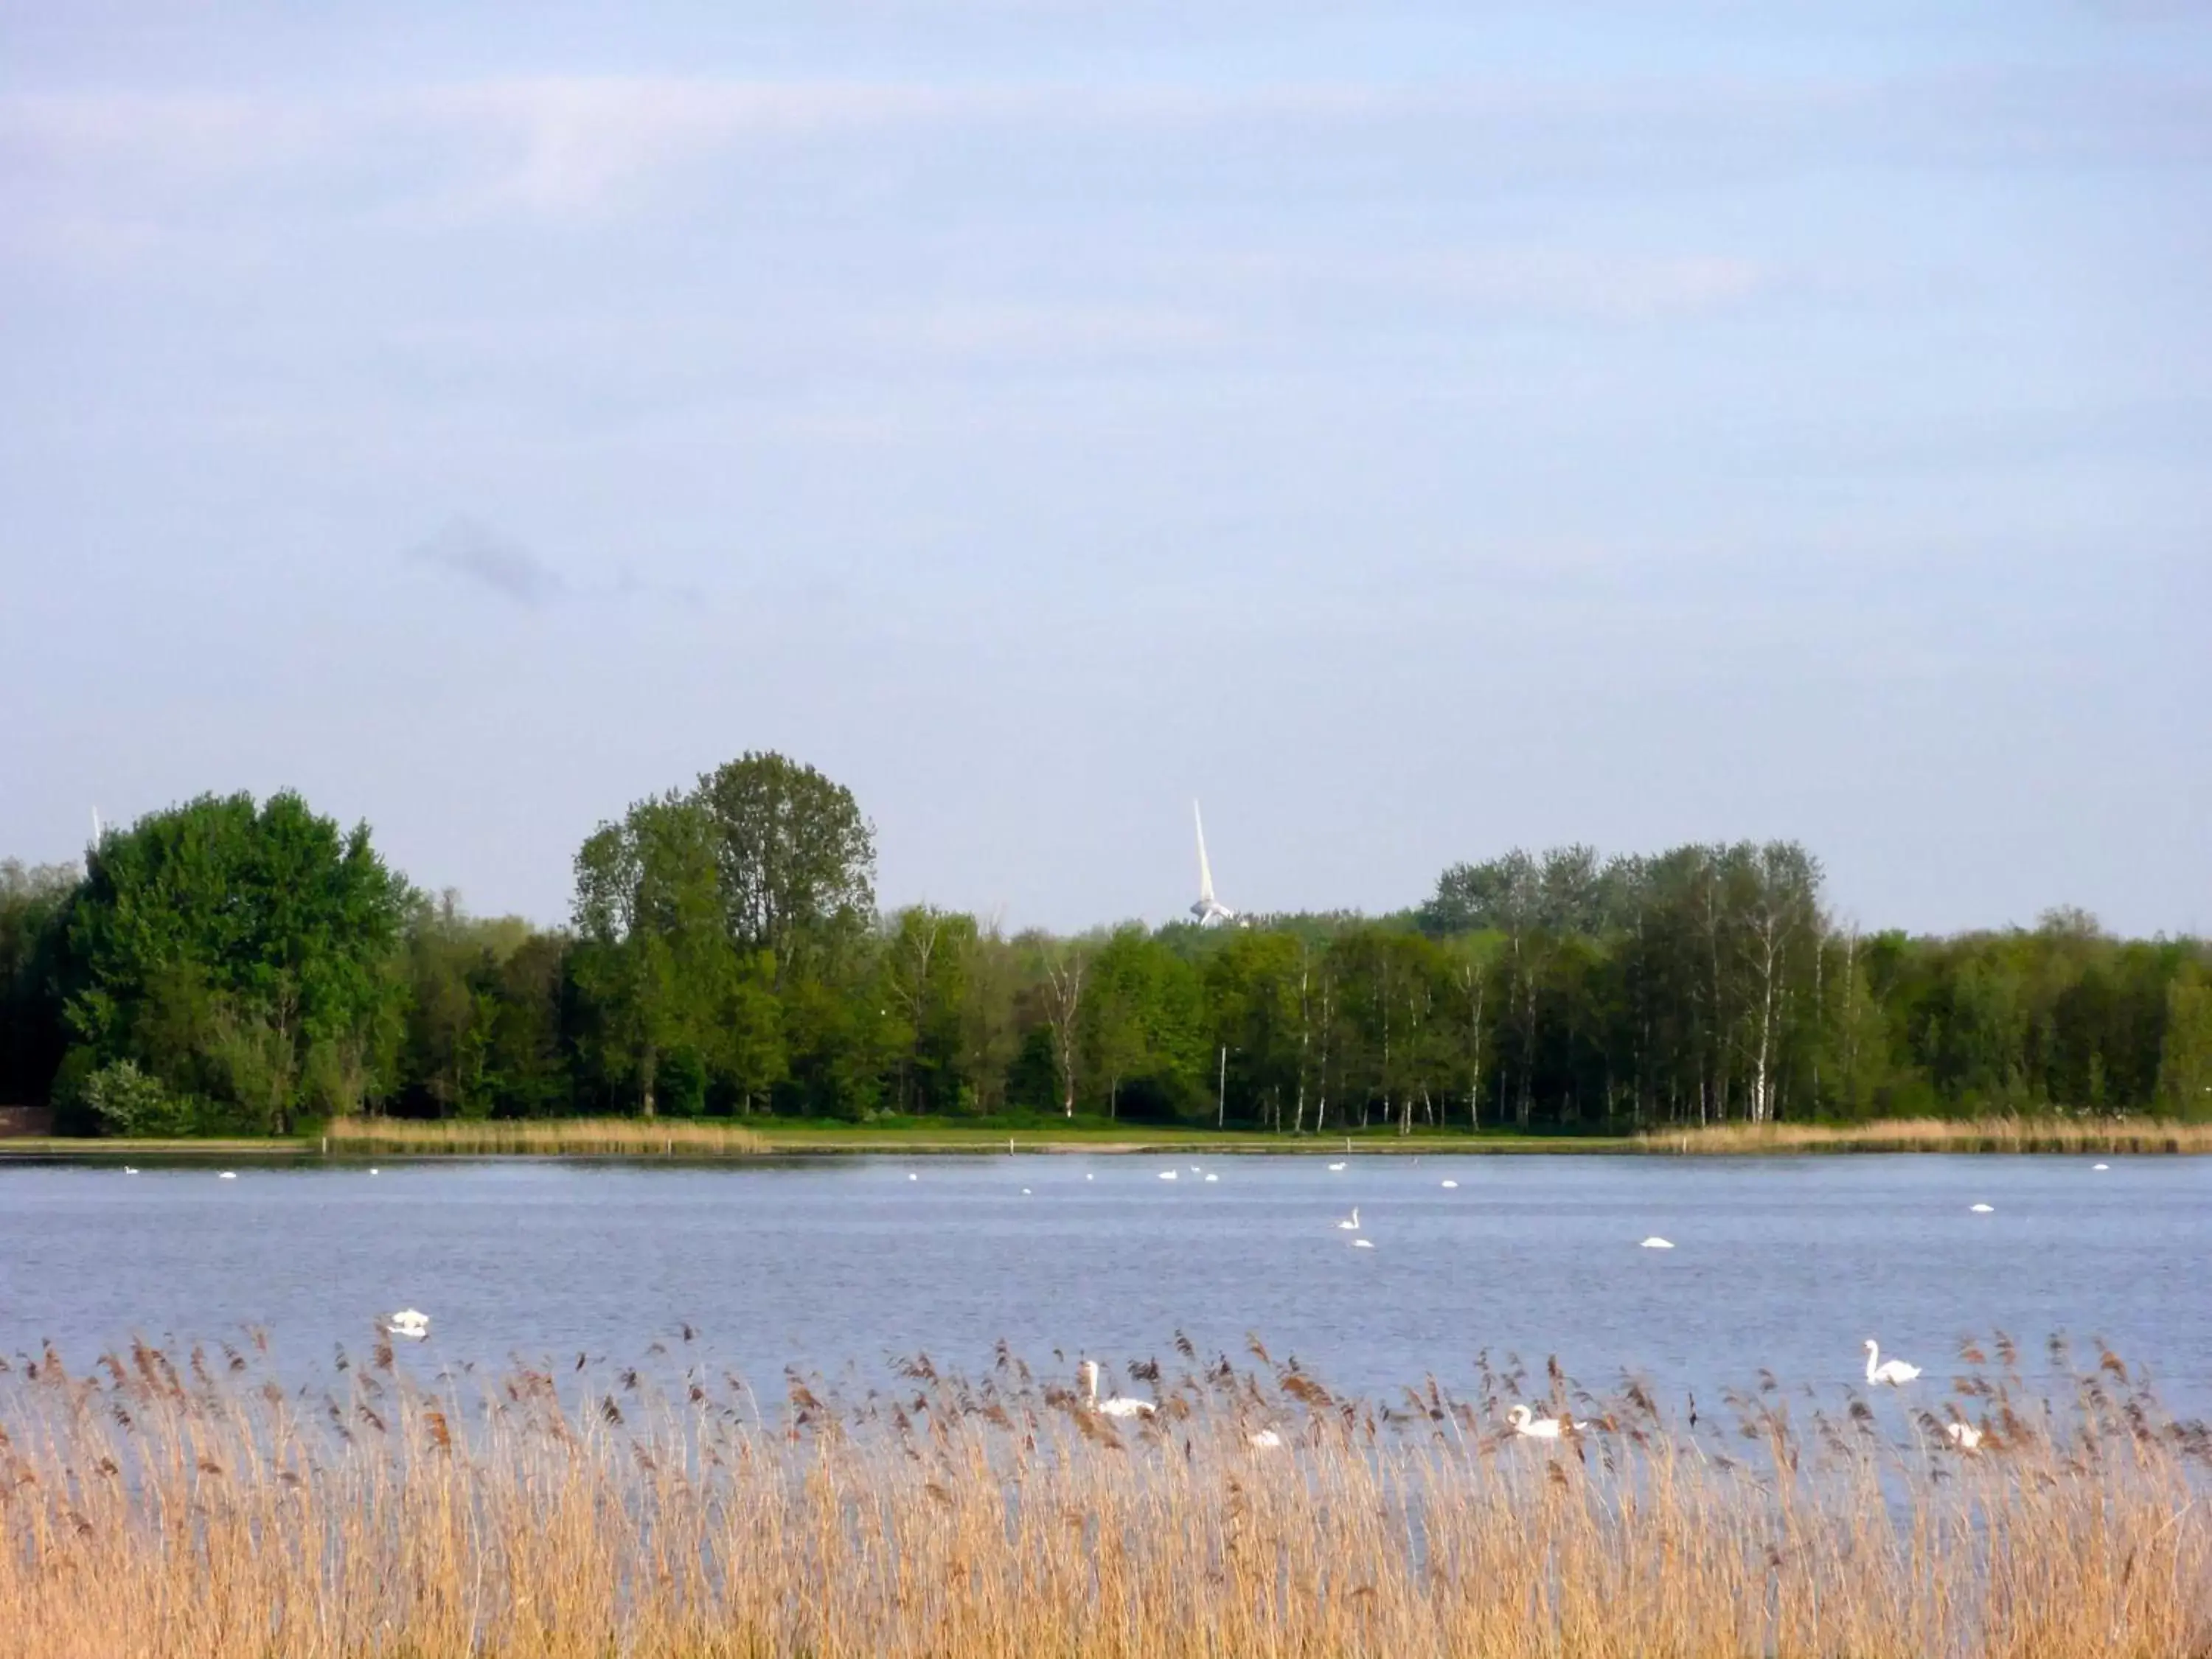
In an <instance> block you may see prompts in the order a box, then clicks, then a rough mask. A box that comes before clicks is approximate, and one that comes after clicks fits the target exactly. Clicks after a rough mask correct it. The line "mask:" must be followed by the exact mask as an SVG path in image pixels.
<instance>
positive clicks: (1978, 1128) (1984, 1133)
mask: <svg viewBox="0 0 2212 1659" xmlns="http://www.w3.org/2000/svg"><path fill="white" fill-rule="evenodd" d="M1637 1145H1638V1148H1639V1149H1640V1150H1642V1151H1645V1152H1688V1153H1693V1154H1694V1153H1699V1152H1732V1153H1753V1154H1756V1153H1760V1152H1769V1153H1771V1152H2085V1153H2086V1152H2161V1153H2163V1152H2212V1123H2181V1122H2176V1121H2172V1120H2166V1119H2157V1118H2121V1117H2078V1118H2077V1117H2058V1116H2051V1117H1982V1118H1958V1119H1952V1118H1899V1119H1897V1120H1895V1121H1889V1122H1880V1123H1853V1124H1848V1125H1836V1126H1829V1125H1823V1124H1815V1123H1756V1124H1753V1123H1721V1124H1714V1125H1712V1126H1711V1127H1706V1128H1703V1129H1667V1130H1655V1131H1653V1132H1652V1133H1650V1134H1647V1135H1644V1136H1643V1137H1641V1138H1640V1139H1638V1143H1637Z"/></svg>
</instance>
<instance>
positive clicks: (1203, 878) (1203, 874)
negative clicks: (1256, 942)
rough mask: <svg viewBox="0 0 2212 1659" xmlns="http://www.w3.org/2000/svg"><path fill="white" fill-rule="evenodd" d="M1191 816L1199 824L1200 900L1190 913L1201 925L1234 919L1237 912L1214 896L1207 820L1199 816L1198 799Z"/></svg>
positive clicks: (1191, 805)
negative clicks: (1207, 858) (1207, 842)
mask: <svg viewBox="0 0 2212 1659" xmlns="http://www.w3.org/2000/svg"><path fill="white" fill-rule="evenodd" d="M1190 817H1191V822H1192V823H1195V824H1196V825H1197V826H1198V902H1197V903H1195V904H1194V905H1192V906H1191V907H1190V913H1191V915H1194V916H1195V917H1197V918H1198V925H1199V926H1200V927H1218V926H1219V925H1220V924H1221V923H1223V922H1230V921H1236V920H1237V913H1236V912H1235V911H1234V910H1232V909H1231V908H1229V907H1228V906H1227V905H1225V904H1224V903H1223V902H1221V901H1220V900H1219V899H1218V898H1216V897H1214V896H1213V866H1211V865H1209V864H1208V863H1207V862H1206V820H1205V819H1204V818H1203V817H1200V816H1199V811H1198V803H1197V802H1196V801H1193V802H1191V804H1190Z"/></svg>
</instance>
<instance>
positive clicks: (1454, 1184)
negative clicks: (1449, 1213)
mask: <svg viewBox="0 0 2212 1659" xmlns="http://www.w3.org/2000/svg"><path fill="white" fill-rule="evenodd" d="M1440 1184H1441V1185H1442V1186H1443V1188H1444V1189H1445V1190H1446V1191H1447V1192H1449V1191H1452V1190H1454V1189H1455V1188H1457V1187H1458V1186H1459V1182H1456V1181H1446V1182H1441V1183H1440Z"/></svg>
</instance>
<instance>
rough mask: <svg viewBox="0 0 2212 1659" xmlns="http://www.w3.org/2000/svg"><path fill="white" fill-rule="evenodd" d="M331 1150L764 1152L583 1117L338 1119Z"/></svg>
mask: <svg viewBox="0 0 2212 1659" xmlns="http://www.w3.org/2000/svg"><path fill="white" fill-rule="evenodd" d="M329 1134H330V1139H331V1143H332V1144H333V1145H334V1146H337V1147H339V1148H340V1149H341V1150H343V1151H346V1152H536V1153H539V1154H542V1155H544V1156H546V1157H556V1156H562V1155H566V1156H570V1157H579V1158H581V1157H611V1158H639V1157H656V1156H662V1157H684V1158H730V1157H744V1156H748V1155H750V1154H751V1153H755V1152H766V1151H767V1150H768V1143H767V1141H766V1140H765V1139H763V1138H762V1137H761V1136H760V1135H758V1134H756V1133H754V1132H753V1131H752V1130H750V1129H746V1128H742V1127H739V1126H738V1125H737V1124H734V1123H699V1122H695V1121H689V1120H684V1119H671V1118H646V1119H640V1118H623V1117H585V1118H557V1119H548V1120H544V1121H532V1120H526V1119H508V1118H501V1119H496V1120H494V1119H485V1120H482V1121H469V1122H455V1121H441V1122H426V1121H422V1120H419V1119H414V1118H392V1117H342V1118H335V1119H333V1120H332V1121H331V1126H330V1130H329Z"/></svg>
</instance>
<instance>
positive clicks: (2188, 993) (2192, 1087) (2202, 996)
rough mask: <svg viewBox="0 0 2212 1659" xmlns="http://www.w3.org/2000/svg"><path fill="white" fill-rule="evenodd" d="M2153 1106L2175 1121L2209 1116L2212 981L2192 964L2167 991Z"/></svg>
mask: <svg viewBox="0 0 2212 1659" xmlns="http://www.w3.org/2000/svg"><path fill="white" fill-rule="evenodd" d="M2158 1104H2159V1109H2160V1110H2161V1111H2164V1112H2167V1113H2170V1114H2171V1115H2173V1116H2175V1117H2185V1118H2197V1119H2202V1118H2212V980H2208V978H2207V976H2206V975H2205V972H2204V970H2203V969H2201V968H2199V967H2197V965H2196V964H2195V963H2189V964H2187V965H2186V966H2185V967H2184V968H2183V969H2181V970H2180V971H2179V973H2177V974H2176V975H2174V976H2173V979H2172V982H2171V983H2169V984H2168V985H2167V986H2166V1034H2165V1036H2164V1039H2163V1041H2162V1042H2161V1044H2160V1057H2159V1067H2158Z"/></svg>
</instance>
